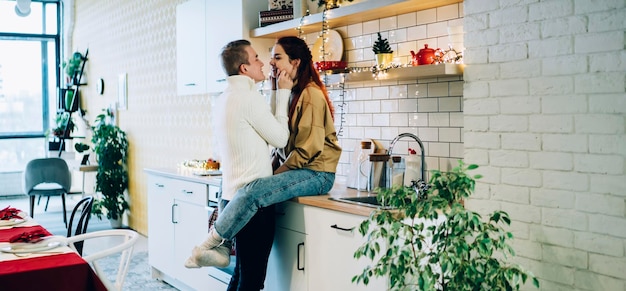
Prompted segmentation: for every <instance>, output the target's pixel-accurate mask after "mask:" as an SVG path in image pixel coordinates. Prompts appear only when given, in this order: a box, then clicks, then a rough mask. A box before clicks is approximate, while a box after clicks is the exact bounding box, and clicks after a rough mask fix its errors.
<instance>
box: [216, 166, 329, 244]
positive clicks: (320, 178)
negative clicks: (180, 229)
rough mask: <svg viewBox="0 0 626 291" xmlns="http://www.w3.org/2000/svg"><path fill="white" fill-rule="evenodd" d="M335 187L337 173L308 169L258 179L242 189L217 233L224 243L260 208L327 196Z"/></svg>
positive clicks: (222, 217)
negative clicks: (293, 199)
mask: <svg viewBox="0 0 626 291" xmlns="http://www.w3.org/2000/svg"><path fill="white" fill-rule="evenodd" d="M333 183H335V173H328V172H318V171H312V170H309V169H296V170H289V171H286V172H283V173H280V174H277V175H273V176H269V177H265V178H259V179H257V180H254V181H252V182H250V183H248V184H247V185H245V186H244V187H242V188H240V189H239V190H238V191H237V193H236V194H235V197H234V198H233V199H232V200H230V202H229V203H228V204H227V205H226V207H225V208H224V210H223V211H222V212H221V213H220V214H219V216H218V218H217V221H216V222H215V230H216V231H217V233H218V234H219V235H220V236H221V237H223V238H225V239H233V237H235V235H237V233H238V232H239V231H240V230H241V229H242V228H243V227H244V226H245V225H246V224H247V223H248V221H250V219H251V218H252V217H253V216H254V215H255V214H256V212H257V211H258V210H259V208H262V207H267V206H269V205H273V204H276V203H279V202H284V201H287V200H290V199H292V198H295V197H301V196H313V195H321V194H326V193H328V191H330V189H331V188H332V187H333Z"/></svg>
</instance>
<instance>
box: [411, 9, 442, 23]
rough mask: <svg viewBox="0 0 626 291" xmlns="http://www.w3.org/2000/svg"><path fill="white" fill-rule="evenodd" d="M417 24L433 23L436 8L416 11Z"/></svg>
mask: <svg viewBox="0 0 626 291" xmlns="http://www.w3.org/2000/svg"><path fill="white" fill-rule="evenodd" d="M416 16H417V24H418V25H419V24H426V23H433V22H436V21H437V9H436V8H433V9H426V10H421V11H417V12H416Z"/></svg>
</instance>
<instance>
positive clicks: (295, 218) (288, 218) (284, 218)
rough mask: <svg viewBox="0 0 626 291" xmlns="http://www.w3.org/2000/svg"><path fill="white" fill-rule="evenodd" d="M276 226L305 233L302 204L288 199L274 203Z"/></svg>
mask: <svg viewBox="0 0 626 291" xmlns="http://www.w3.org/2000/svg"><path fill="white" fill-rule="evenodd" d="M276 226H277V227H282V228H286V229H290V230H293V231H298V232H301V233H305V234H306V229H305V226H304V205H302V204H298V203H294V202H290V201H287V202H283V203H279V204H276Z"/></svg>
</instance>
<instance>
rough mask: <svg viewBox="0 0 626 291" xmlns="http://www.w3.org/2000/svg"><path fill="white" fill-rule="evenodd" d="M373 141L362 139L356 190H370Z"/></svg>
mask: <svg viewBox="0 0 626 291" xmlns="http://www.w3.org/2000/svg"><path fill="white" fill-rule="evenodd" d="M371 148H372V142H371V141H362V142H361V150H360V151H359V158H358V162H357V163H358V165H357V171H356V187H355V188H356V190H357V191H368V192H369V191H370V188H369V176H370V168H371V166H370V163H369V153H370V152H371Z"/></svg>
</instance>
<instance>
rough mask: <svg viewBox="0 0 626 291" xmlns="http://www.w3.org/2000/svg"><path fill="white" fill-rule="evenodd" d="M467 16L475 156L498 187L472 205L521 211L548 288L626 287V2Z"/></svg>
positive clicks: (519, 232)
mask: <svg viewBox="0 0 626 291" xmlns="http://www.w3.org/2000/svg"><path fill="white" fill-rule="evenodd" d="M464 13H465V16H464V30H465V31H466V35H465V47H466V51H465V57H466V58H465V63H466V64H467V68H466V70H465V74H464V80H465V85H464V92H463V93H464V94H463V96H464V104H463V111H464V112H463V113H464V115H465V121H464V124H465V127H464V128H463V130H464V148H465V154H464V158H465V160H466V161H467V162H469V163H477V164H479V165H481V168H479V171H480V172H481V173H482V174H483V175H485V178H484V179H481V180H479V183H478V185H477V192H478V191H481V192H483V191H484V192H488V193H476V194H475V195H474V196H473V199H471V200H470V201H468V202H467V204H466V205H467V206H468V207H469V208H471V209H474V210H476V211H479V212H481V213H483V212H490V211H492V210H494V209H501V210H504V211H507V212H509V214H510V215H511V218H512V219H513V223H512V226H511V229H512V231H513V232H514V234H515V236H516V240H515V242H514V243H513V245H514V247H515V249H516V251H517V254H518V257H516V260H517V261H518V262H520V263H521V264H522V265H523V266H524V267H526V269H528V270H531V271H532V272H533V273H534V274H535V275H536V276H537V277H538V278H539V280H540V283H541V288H540V289H541V290H626V273H625V272H624V270H625V269H626V165H625V159H626V89H625V88H626V85H625V84H626V50H625V43H626V42H625V38H626V36H625V35H626V34H625V31H626V21H625V19H626V2H625V1H624V0H594V1H590V0H549V1H519V0H498V1H496V0H494V1H487V3H485V2H484V1H477V0H466V1H465V2H464ZM489 175H494V176H495V177H489ZM516 225H520V226H516ZM526 230H527V232H525V231H526ZM533 289H534V288H532V287H531V286H527V287H526V288H525V290H533Z"/></svg>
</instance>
